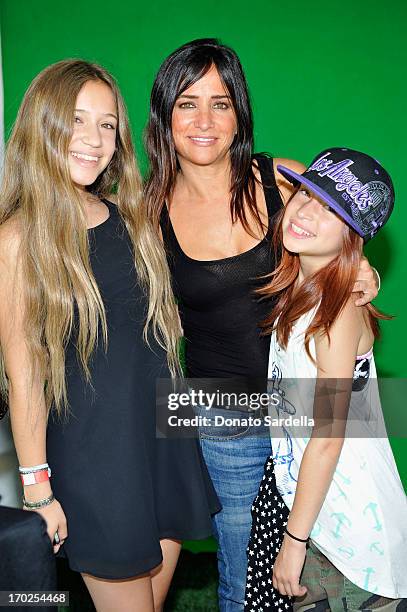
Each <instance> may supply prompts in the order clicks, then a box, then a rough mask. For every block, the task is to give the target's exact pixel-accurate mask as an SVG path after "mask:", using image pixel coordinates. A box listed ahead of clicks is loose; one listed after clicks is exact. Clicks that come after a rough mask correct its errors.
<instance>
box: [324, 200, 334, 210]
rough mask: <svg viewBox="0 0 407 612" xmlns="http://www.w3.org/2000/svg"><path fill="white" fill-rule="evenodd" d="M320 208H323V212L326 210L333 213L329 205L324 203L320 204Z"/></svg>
mask: <svg viewBox="0 0 407 612" xmlns="http://www.w3.org/2000/svg"><path fill="white" fill-rule="evenodd" d="M322 208H323V209H324V210H327V211H328V212H334V209H333V208H331V207H330V206H329V204H326V203H325V202H323V203H322Z"/></svg>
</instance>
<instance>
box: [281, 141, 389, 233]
mask: <svg viewBox="0 0 407 612" xmlns="http://www.w3.org/2000/svg"><path fill="white" fill-rule="evenodd" d="M277 169H278V171H279V172H280V173H281V174H282V175H283V176H284V177H285V178H286V179H287V180H289V181H290V182H291V183H293V184H294V185H298V184H300V183H302V184H303V185H305V186H306V187H308V188H309V190H310V191H312V192H313V193H315V195H316V196H318V197H319V198H320V199H321V200H322V201H323V202H325V203H326V204H328V206H330V207H331V208H332V209H333V210H334V211H335V212H336V213H337V214H338V215H339V216H340V217H341V218H342V219H343V220H344V221H345V222H346V223H348V225H350V227H351V228H352V229H353V230H354V231H355V232H356V233H357V234H359V236H362V238H363V240H364V242H367V241H368V240H370V239H371V238H373V236H375V235H376V234H377V232H378V231H379V229H380V228H381V227H383V225H384V224H385V223H386V222H387V220H388V219H389V217H390V215H391V213H392V211H393V207H394V187H393V182H392V180H391V178H390V175H389V174H388V173H387V172H386V170H385V169H384V168H383V166H382V165H381V164H380V163H379V162H378V161H377V160H375V159H374V158H373V157H370V156H369V155H366V154H365V153H360V152H359V151H354V150H352V149H345V148H337V147H334V148H331V149H326V150H325V151H322V153H319V154H318V155H317V156H316V157H315V158H314V159H313V161H312V162H311V164H310V166H309V167H308V168H307V170H305V171H304V173H303V174H298V173H297V172H294V171H293V170H291V169H290V168H287V167H285V166H280V165H278V166H277Z"/></svg>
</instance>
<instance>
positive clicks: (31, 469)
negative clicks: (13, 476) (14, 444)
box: [18, 463, 51, 476]
mask: <svg viewBox="0 0 407 612" xmlns="http://www.w3.org/2000/svg"><path fill="white" fill-rule="evenodd" d="M40 470H48V472H49V475H50V476H51V470H50V467H49V465H48V463H42V464H41V465H33V466H32V467H21V465H20V466H19V467H18V471H19V472H20V474H32V473H33V472H39V471H40Z"/></svg>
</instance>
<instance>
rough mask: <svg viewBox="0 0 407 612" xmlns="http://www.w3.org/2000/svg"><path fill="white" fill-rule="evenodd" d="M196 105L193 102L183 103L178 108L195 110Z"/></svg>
mask: <svg viewBox="0 0 407 612" xmlns="http://www.w3.org/2000/svg"><path fill="white" fill-rule="evenodd" d="M194 107H195V104H193V103H192V102H181V103H180V104H179V105H178V108H194Z"/></svg>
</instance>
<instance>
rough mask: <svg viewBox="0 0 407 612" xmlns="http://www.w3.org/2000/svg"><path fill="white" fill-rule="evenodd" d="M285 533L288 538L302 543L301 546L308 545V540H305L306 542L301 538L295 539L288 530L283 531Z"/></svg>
mask: <svg viewBox="0 0 407 612" xmlns="http://www.w3.org/2000/svg"><path fill="white" fill-rule="evenodd" d="M285 533H286V534H287V535H288V536H290V538H292V539H293V540H297V542H302V543H303V544H308V541H309V538H307V539H306V540H302V539H301V538H297V536H294V535H293V534H292V533H290V532H289V531H288V529H287V528H286V529H285Z"/></svg>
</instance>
